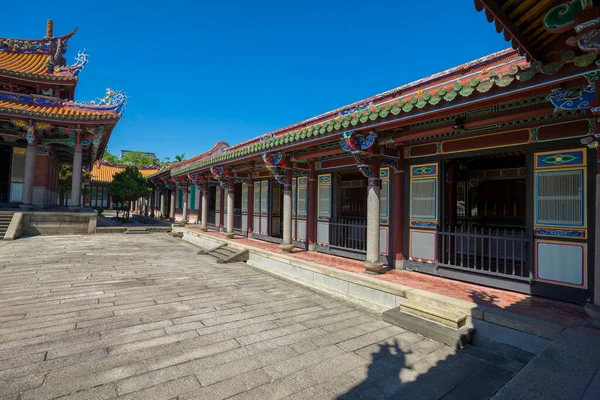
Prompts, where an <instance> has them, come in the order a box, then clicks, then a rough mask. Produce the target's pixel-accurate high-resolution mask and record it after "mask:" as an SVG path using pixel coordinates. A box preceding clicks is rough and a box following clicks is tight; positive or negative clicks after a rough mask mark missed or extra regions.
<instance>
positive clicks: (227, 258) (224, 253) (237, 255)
mask: <svg viewBox="0 0 600 400" xmlns="http://www.w3.org/2000/svg"><path fill="white" fill-rule="evenodd" d="M207 254H208V255H211V256H213V257H215V258H216V259H217V264H227V263H231V262H238V261H247V260H248V254H249V251H248V250H238V249H232V248H231V247H228V246H222V247H219V248H216V249H214V250H210V251H208V252H207Z"/></svg>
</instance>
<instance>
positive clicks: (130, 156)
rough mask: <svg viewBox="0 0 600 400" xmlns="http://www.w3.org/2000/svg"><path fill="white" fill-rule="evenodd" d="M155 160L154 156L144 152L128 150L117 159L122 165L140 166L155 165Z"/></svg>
mask: <svg viewBox="0 0 600 400" xmlns="http://www.w3.org/2000/svg"><path fill="white" fill-rule="evenodd" d="M157 162H158V161H157V160H156V158H154V157H150V156H149V155H147V154H146V153H142V152H141V151H130V152H129V153H126V154H125V155H124V156H123V157H121V159H120V160H119V164H123V165H131V166H141V167H148V166H151V165H156V164H157Z"/></svg>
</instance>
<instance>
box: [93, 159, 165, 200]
mask: <svg viewBox="0 0 600 400" xmlns="http://www.w3.org/2000/svg"><path fill="white" fill-rule="evenodd" d="M126 168H127V166H126V165H121V164H111V163H109V162H107V161H104V160H98V161H96V162H95V163H94V166H93V168H92V171H91V172H92V178H91V179H90V182H89V184H87V185H84V194H83V205H84V206H85V207H92V208H100V207H101V208H104V209H109V208H113V207H114V206H115V204H113V201H112V199H111V198H110V196H109V195H108V192H107V189H106V185H107V184H108V183H110V182H112V181H113V179H114V176H115V175H116V174H118V173H120V172H123V171H125V169H126ZM136 168H137V169H138V171H140V173H141V174H142V176H143V177H145V178H146V177H148V176H150V175H152V174H154V173H156V172H157V171H158V168H157V167H151V166H148V167H143V166H138V167H136Z"/></svg>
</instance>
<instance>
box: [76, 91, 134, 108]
mask: <svg viewBox="0 0 600 400" xmlns="http://www.w3.org/2000/svg"><path fill="white" fill-rule="evenodd" d="M128 99H129V97H127V95H125V92H124V91H123V90H118V91H114V90H112V89H110V88H109V89H106V96H104V97H103V98H100V99H96V100H92V101H90V102H89V103H78V102H72V104H73V105H75V106H77V107H79V108H82V109H84V110H106V111H113V112H114V113H115V114H122V113H123V111H124V110H125V109H126V108H127V100H128Z"/></svg>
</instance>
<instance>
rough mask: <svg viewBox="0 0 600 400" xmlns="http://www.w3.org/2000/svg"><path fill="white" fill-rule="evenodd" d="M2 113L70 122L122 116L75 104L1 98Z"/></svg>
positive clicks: (0, 109)
mask: <svg viewBox="0 0 600 400" xmlns="http://www.w3.org/2000/svg"><path fill="white" fill-rule="evenodd" d="M0 113H7V114H19V115H27V116H33V117H39V118H50V119H68V120H106V119H118V118H119V117H120V115H118V114H116V113H115V112H114V111H112V110H101V109H95V110H94V109H84V108H82V107H78V106H77V104H75V103H71V104H69V103H67V104H64V105H58V103H57V105H53V106H47V105H38V104H31V103H22V102H15V101H7V100H3V99H2V98H1V96H0Z"/></svg>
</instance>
